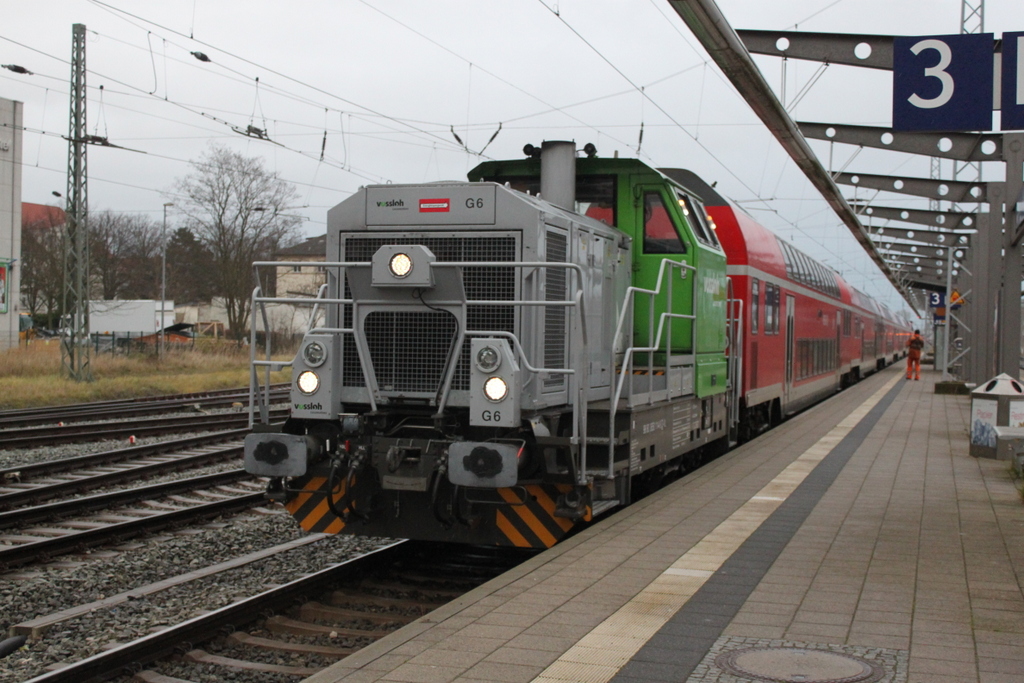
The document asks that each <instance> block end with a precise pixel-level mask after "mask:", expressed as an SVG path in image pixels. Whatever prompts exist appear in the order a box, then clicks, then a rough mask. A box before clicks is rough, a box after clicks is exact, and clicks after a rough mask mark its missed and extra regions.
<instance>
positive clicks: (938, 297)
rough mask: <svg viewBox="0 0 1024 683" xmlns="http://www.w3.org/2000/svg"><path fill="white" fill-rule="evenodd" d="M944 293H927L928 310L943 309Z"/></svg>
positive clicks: (944, 303)
mask: <svg viewBox="0 0 1024 683" xmlns="http://www.w3.org/2000/svg"><path fill="white" fill-rule="evenodd" d="M945 307H946V293H945V292H928V308H945Z"/></svg>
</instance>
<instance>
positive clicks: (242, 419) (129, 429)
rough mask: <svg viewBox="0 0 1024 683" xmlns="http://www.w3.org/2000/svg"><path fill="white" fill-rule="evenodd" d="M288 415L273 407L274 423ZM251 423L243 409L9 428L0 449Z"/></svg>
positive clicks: (0, 438)
mask: <svg viewBox="0 0 1024 683" xmlns="http://www.w3.org/2000/svg"><path fill="white" fill-rule="evenodd" d="M287 416H288V409H287V408H275V409H271V410H270V419H271V421H273V422H280V421H283V420H284V419H285V418H286V417H287ZM248 425H249V415H248V413H240V412H239V413H219V414H214V415H205V414H196V415H188V416H180V415H172V416H169V417H158V418H148V419H143V420H133V421H129V422H125V421H118V422H114V423H98V424H74V425H64V426H48V427H32V428H28V429H17V430H15V429H8V430H4V431H2V432H0V449H20V448H38V447H40V446H54V445H59V444H67V443H84V442H88V441H105V440H110V439H115V440H116V439H127V438H129V437H131V436H136V437H144V436H161V435H165V434H174V433H180V432H182V431H188V432H195V431H213V430H223V429H244V428H246V427H248Z"/></svg>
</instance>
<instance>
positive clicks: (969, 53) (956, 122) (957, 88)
mask: <svg viewBox="0 0 1024 683" xmlns="http://www.w3.org/2000/svg"><path fill="white" fill-rule="evenodd" d="M992 55H993V38H992V34H991V33H974V34H957V35H949V36H916V37H897V38H895V39H894V40H893V98H892V123H893V129H894V130H990V129H991V127H992V84H993V83H992Z"/></svg>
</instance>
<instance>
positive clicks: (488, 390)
mask: <svg viewBox="0 0 1024 683" xmlns="http://www.w3.org/2000/svg"><path fill="white" fill-rule="evenodd" d="M484 396H486V397H487V399H488V400H490V401H494V402H495V403H497V402H498V401H503V400H505V397H506V396H508V384H507V383H506V382H505V380H503V379H502V378H501V377H491V378H490V379H488V380H487V381H486V382H484Z"/></svg>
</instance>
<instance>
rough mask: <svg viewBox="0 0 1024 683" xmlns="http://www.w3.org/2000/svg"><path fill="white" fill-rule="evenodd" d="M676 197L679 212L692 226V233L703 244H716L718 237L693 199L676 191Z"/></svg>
mask: <svg viewBox="0 0 1024 683" xmlns="http://www.w3.org/2000/svg"><path fill="white" fill-rule="evenodd" d="M676 198H677V199H678V201H679V212H680V213H681V214H683V216H684V217H685V218H686V222H687V223H689V224H690V227H691V228H693V234H694V235H696V237H697V239H699V240H700V241H701V242H703V243H704V244H710V245H711V246H713V247H717V246H718V238H717V237H716V236H715V233H714V231H713V230H711V228H710V227H709V226H708V224H707V220H706V218H705V214H704V210H703V209H702V208H701V207H700V206H698V205H697V203H696V202H695V201H693V199H692V198H691V197H689V196H687V195H685V194H683V193H682V192H678V191H677V192H676Z"/></svg>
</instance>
